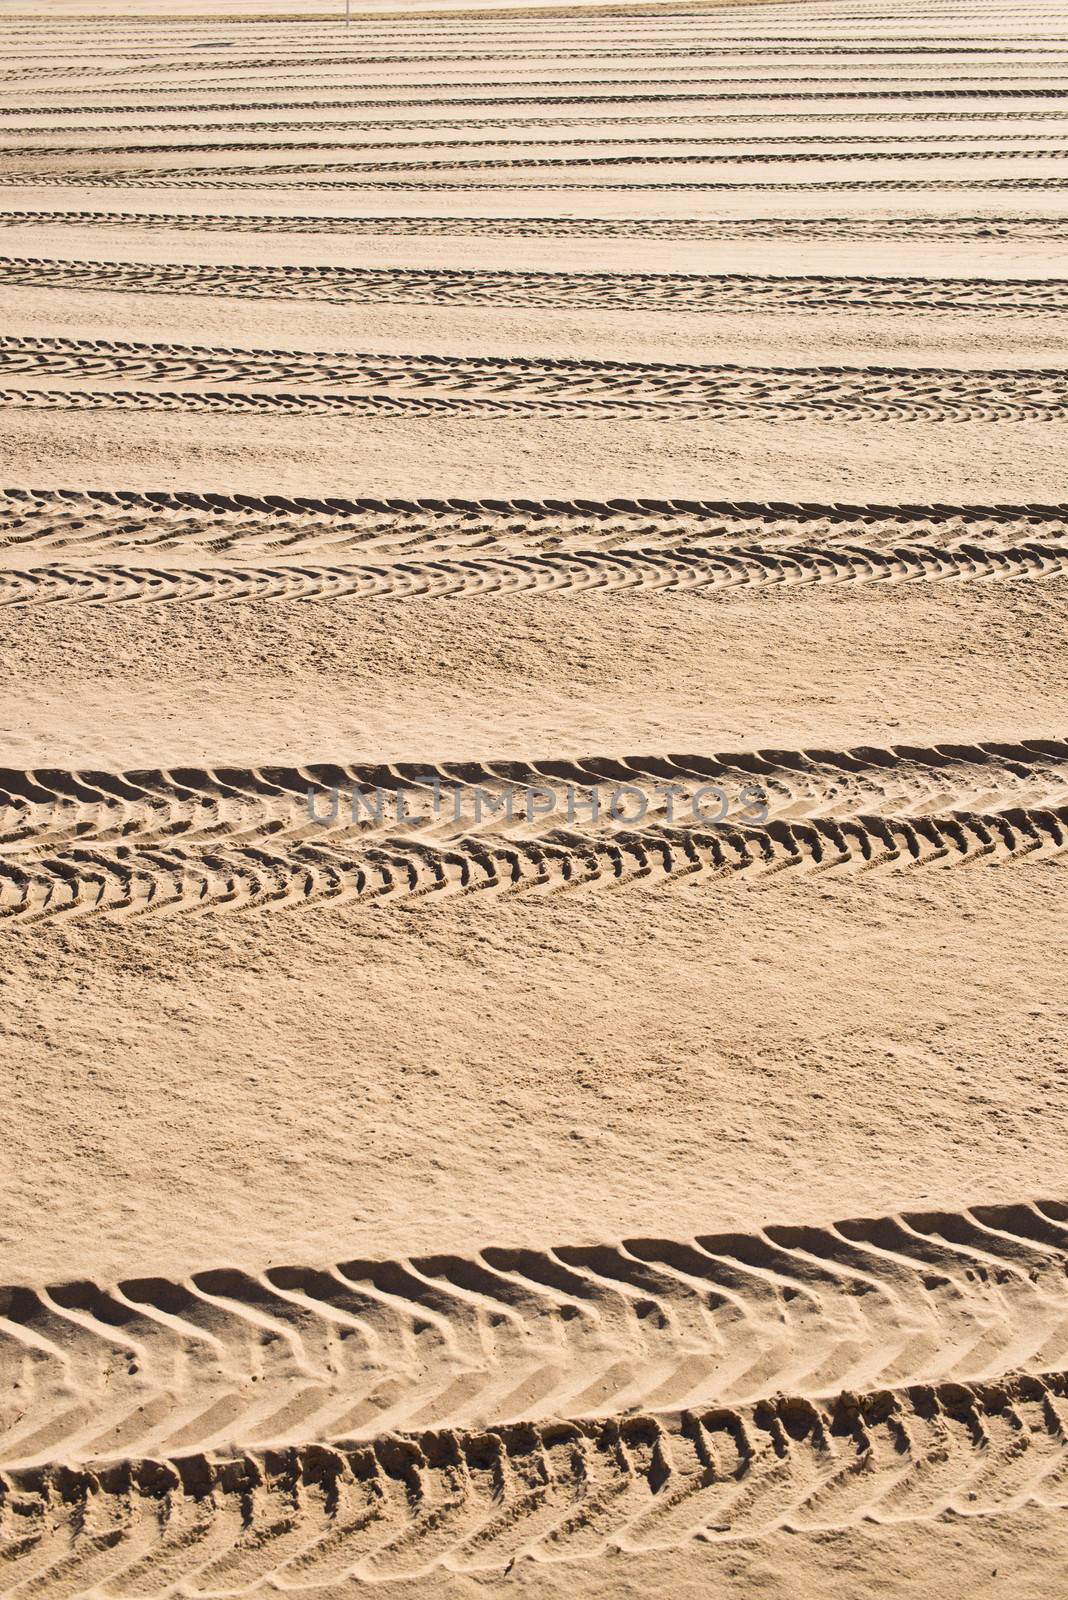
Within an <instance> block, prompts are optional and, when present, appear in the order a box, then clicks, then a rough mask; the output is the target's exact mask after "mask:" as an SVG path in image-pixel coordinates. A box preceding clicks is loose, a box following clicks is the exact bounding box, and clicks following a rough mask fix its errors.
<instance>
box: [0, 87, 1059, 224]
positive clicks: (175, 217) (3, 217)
mask: <svg viewBox="0 0 1068 1600" xmlns="http://www.w3.org/2000/svg"><path fill="white" fill-rule="evenodd" d="M1065 115H1066V116H1068V112H1066V113H1065ZM22 227H92V228H118V229H121V230H122V231H124V232H130V231H131V230H135V229H149V230H152V231H157V230H158V231H163V232H166V233H181V232H187V233H189V232H191V233H238V234H243V233H252V234H272V233H273V234H287V233H300V234H326V235H332V236H338V237H342V238H345V237H357V236H370V237H374V236H377V235H384V236H398V235H399V236H402V237H404V236H422V237H428V238H442V237H459V238H489V239H495V238H528V239H540V238H548V239H664V240H678V241H685V240H694V241H699V242H703V241H709V242H713V241H716V240H745V239H789V238H801V239H850V240H852V239H872V240H887V241H891V240H892V241H897V240H902V241H911V240H915V241H920V240H938V241H951V240H962V241H964V240H967V241H971V240H981V239H1011V240H1013V241H1014V242H1019V241H1021V240H1027V241H1029V242H1030V241H1035V242H1045V241H1049V242H1061V241H1063V240H1066V239H1068V220H1066V219H1063V218H1061V217H1028V216H1019V217H994V216H990V217H983V216H972V217H967V216H957V217H954V216H943V217H709V218H704V217H678V218H672V217H391V216H386V217H316V216H271V215H267V214H262V215H253V216H243V215H240V214H232V213H231V214H226V213H200V214H198V215H195V216H193V215H188V216H187V215H183V214H181V213H178V212H174V213H170V212H137V211H0V228H22Z"/></svg>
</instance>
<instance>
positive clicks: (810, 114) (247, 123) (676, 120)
mask: <svg viewBox="0 0 1068 1600" xmlns="http://www.w3.org/2000/svg"><path fill="white" fill-rule="evenodd" d="M36 109H37V111H38V112H39V113H40V114H42V115H43V114H44V113H45V112H46V111H48V110H51V112H52V114H53V115H55V116H63V115H67V116H73V115H74V113H73V112H66V113H64V111H63V108H62V107H37V108H36ZM94 109H96V108H94ZM239 109H241V110H242V111H244V110H251V109H254V108H246V107H241V108H239ZM314 109H319V108H318V107H315V108H314ZM13 114H16V113H13V111H12V109H11V108H10V107H7V106H0V118H6V117H9V116H11V115H13ZM26 114H27V115H29V110H27V113H26ZM97 114H100V115H103V114H104V108H103V107H101V108H99V109H98V113H97ZM113 114H115V115H123V114H125V115H126V116H130V117H138V118H143V117H144V116H145V114H146V113H145V112H144V110H143V109H139V108H138V107H136V106H127V107H125V108H117V109H116V110H115V111H114V113H113ZM1066 117H1068V112H1065V111H1051V110H1049V109H1048V108H1046V109H1043V110H1042V111H1041V112H1030V111H1020V110H1015V111H959V110H954V111H915V110H909V111H867V112H864V113H863V114H862V115H861V116H859V117H858V114H857V112H855V111H761V112H751V113H748V114H745V113H740V112H721V113H715V112H706V111H693V110H687V111H684V112H678V111H677V112H674V113H672V114H670V115H663V116H650V115H648V114H645V115H631V116H611V117H597V116H594V117H591V116H581V117H580V116H566V117H561V116H554V117H544V116H543V117H507V118H504V119H502V118H501V117H499V116H498V117H464V118H462V119H459V118H458V119H456V120H455V121H450V120H448V119H444V118H441V117H436V118H432V119H431V118H426V119H423V120H415V119H412V118H405V119H403V120H388V119H386V118H383V117H375V118H371V119H363V120H358V119H356V118H353V117H351V116H349V117H339V118H336V119H331V120H330V121H319V120H316V119H312V118H298V119H296V120H294V121H286V120H283V119H280V118H275V117H272V118H271V119H270V121H269V122H265V121H262V120H261V119H260V118H258V117H254V116H244V117H236V118H233V119H231V120H230V121H229V122H204V121H198V122H196V123H195V124H194V123H190V122H188V121H187V122H144V121H138V123H137V124H136V125H135V126H134V127H129V126H127V125H124V124H123V123H121V122H115V123H106V122H92V123H87V122H85V121H84V119H83V118H81V117H79V118H78V120H77V122H76V123H74V124H73V125H71V124H67V123H55V124H53V125H51V126H44V127H42V126H41V125H40V124H32V123H31V124H29V125H27V126H26V127H19V126H17V125H15V124H13V123H8V122H0V132H2V133H3V134H4V135H5V136H6V137H8V138H13V137H19V138H27V139H31V138H41V137H43V136H51V137H56V138H58V137H59V136H60V135H61V134H64V133H65V134H68V135H71V134H74V133H77V134H79V135H85V134H90V133H110V134H114V135H116V136H118V135H120V134H123V133H138V134H142V133H189V132H190V131H191V130H192V129H193V128H195V129H196V131H197V132H198V133H235V132H236V133H244V132H255V131H262V132H265V133H267V132H270V133H276V132H279V131H286V132H304V133H329V132H337V131H341V132H351V133H375V132H383V131H387V130H395V131H400V130H405V131H413V132H414V131H416V130H429V131H437V132H438V133H441V132H446V131H449V130H451V129H461V128H462V129H467V128H497V129H499V128H502V127H505V126H506V127H508V128H572V127H575V128H578V127H582V128H590V127H593V128H602V127H604V128H607V127H620V126H630V125H641V126H643V127H644V126H648V125H654V126H661V125H665V124H669V125H671V126H682V125H686V124H689V123H698V124H700V125H701V126H702V127H703V126H705V125H706V124H708V125H713V124H721V123H726V124H729V125H730V126H732V127H738V126H739V125H740V124H742V123H747V122H758V123H761V124H764V123H769V122H787V123H808V122H818V123H825V122H835V123H836V122H848V123H850V124H855V123H856V122H857V121H858V120H859V121H862V122H864V123H871V122H878V123H897V122H907V123H913V122H948V123H954V124H956V123H963V122H983V123H986V122H1017V121H1020V120H1027V121H1042V122H1063V121H1064V120H1065V118H1066ZM798 137H799V138H801V137H812V135H798ZM864 137H866V136H865V135H861V134H857V135H853V136H852V138H851V141H850V142H854V143H855V142H857V141H858V140H860V139H862V138H864ZM880 137H882V136H881V135H880ZM887 137H892V136H891V135H887ZM939 137H941V138H949V137H950V135H948V134H944V135H940V136H939ZM969 137H971V136H970V135H969ZM976 137H978V136H976ZM1005 137H1006V138H1008V139H1025V138H1029V137H1031V135H1030V134H1026V133H1019V134H1006V135H1005ZM739 140H745V134H744V132H739V133H737V134H735V135H734V138H733V141H732V142H734V143H737V142H738V141H739ZM420 142H421V141H420ZM745 142H747V143H748V142H750V141H749V140H745ZM752 142H755V143H758V144H759V143H765V142H766V141H765V140H763V139H757V140H754V141H752ZM780 142H782V141H780ZM37 148H38V147H31V149H30V150H26V149H25V148H24V147H22V146H20V147H19V150H18V153H19V154H30V153H33V152H34V151H36V150H37ZM93 148H94V150H96V151H99V147H98V146H94V147H93ZM162 148H164V149H172V148H173V146H171V145H164V146H162ZM84 149H85V146H84V145H78V146H76V147H74V152H73V153H75V154H81V153H83V151H84ZM127 149H128V146H126V145H123V146H122V150H123V152H125V151H126V150H127ZM52 153H53V154H54V152H52Z"/></svg>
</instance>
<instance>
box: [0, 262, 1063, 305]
mask: <svg viewBox="0 0 1068 1600" xmlns="http://www.w3.org/2000/svg"><path fill="white" fill-rule="evenodd" d="M5 285H8V286H16V285H18V286H23V287H28V288H56V289H64V290H70V289H81V290H84V289H95V290H104V291H107V292H110V293H114V294H135V293H140V294H146V293H147V294H199V295H211V296H233V297H239V298H246V299H266V300H323V301H327V302H330V303H333V304H344V305H383V304H415V305H431V306H433V305H499V306H516V307H521V308H526V307H543V308H546V309H561V310H569V309H572V308H573V309H582V310H632V309H633V310H636V311H680V312H709V313H715V314H725V313H729V312H760V311H770V312H782V313H785V312H790V313H793V312H799V311H813V312H826V311H851V312H857V311H863V312H865V313H867V312H902V313H905V314H907V315H915V314H916V313H918V312H940V311H946V312H975V313H977V314H982V315H987V316H994V315H997V316H1007V315H1013V314H1019V315H1064V313H1065V312H1066V311H1068V279H1060V278H1012V279H994V278H929V277H923V278H903V277H881V276H880V277H836V276H832V275H823V274H811V275H807V276H804V277H789V276H776V277H756V276H750V275H746V274H742V273H723V274H710V273H709V274H705V273H653V272H631V273H618V272H615V273H614V272H529V271H516V270H503V271H501V270H497V271H492V270H479V269H469V270H450V269H445V268H433V267H421V268H400V267H398V268H386V267H333V266H331V267H289V266H247V267H246V266H191V265H188V264H179V263H173V264H172V263H129V262H112V261H59V260H46V259H40V258H36V259H34V258H20V259H15V258H13V257H10V256H0V288H2V287H3V286H5Z"/></svg>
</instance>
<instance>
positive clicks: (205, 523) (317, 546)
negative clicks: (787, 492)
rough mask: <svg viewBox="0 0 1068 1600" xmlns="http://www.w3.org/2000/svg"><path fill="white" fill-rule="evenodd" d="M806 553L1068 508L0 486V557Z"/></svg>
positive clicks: (1059, 519) (1040, 536)
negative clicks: (789, 547)
mask: <svg viewBox="0 0 1068 1600" xmlns="http://www.w3.org/2000/svg"><path fill="white" fill-rule="evenodd" d="M710 540H711V541H713V542H714V543H716V544H717V545H718V544H719V543H727V544H738V545H746V546H748V545H759V546H760V547H762V548H764V549H767V548H769V547H772V548H774V547H777V546H779V545H786V544H793V545H799V546H803V547H805V548H811V547H813V546H816V547H820V548H822V546H824V545H831V546H832V547H834V546H837V545H839V544H856V545H862V546H864V547H865V548H867V549H873V550H877V551H880V552H885V549H886V547H887V546H892V547H894V548H896V547H897V546H898V545H900V544H907V545H915V544H924V545H930V546H933V547H936V548H937V549H939V550H944V549H947V548H953V547H955V546H958V545H981V546H986V545H996V546H997V547H998V548H1000V549H1009V548H1012V547H1014V546H1027V545H1031V544H1039V545H1043V546H1057V545H1060V544H1063V543H1064V542H1065V541H1068V505H1032V506H1026V505H985V506H984V505H970V506H969V505H938V504H932V505H907V504H905V505H902V504H896V505H895V504H873V505H849V504H818V503H816V504H812V503H803V502H794V503H791V502H788V501H785V502H777V503H770V502H760V501H739V502H736V503H731V502H725V501H714V500H665V499H657V498H648V499H634V500H625V499H618V500H611V501H597V500H533V499H516V500H497V499H486V500H472V499H464V498H453V499H439V500H430V499H426V500H419V499H412V500H405V499H400V498H396V499H387V498H373V497H366V498H360V499H347V498H340V497H339V498H336V499H335V498H331V499H313V498H310V497H308V498H301V497H292V496H285V495H263V496H256V495H223V494H210V493H196V492H192V491H187V492H174V493H172V492H169V491H156V492H149V493H139V492H136V491H131V490H105V489H97V490H89V491H80V490H76V489H56V490H48V489H35V490H34V489H7V490H0V551H8V552H12V553H14V554H15V555H16V556H18V557H23V556H26V555H29V556H31V557H34V558H37V557H39V556H41V555H47V556H49V557H51V558H52V559H53V560H55V559H57V558H58V559H59V560H61V561H62V560H66V559H68V558H72V557H75V556H77V557H80V558H84V557H89V558H90V559H92V560H94V561H95V559H96V558H97V557H99V556H100V555H102V554H111V553H116V554H121V555H123V556H125V557H126V558H127V560H130V558H133V557H138V556H142V555H144V554H145V553H151V554H153V555H159V556H164V557H167V558H169V559H168V560H167V561H166V562H165V563H164V564H165V565H169V564H170V559H173V558H174V557H176V556H177V557H178V558H180V559H182V560H188V558H189V557H193V558H195V559H197V560H206V559H210V560H212V561H218V560H220V559H223V560H225V559H226V558H230V559H231V560H235V561H240V562H248V561H250V560H253V561H254V560H256V559H258V558H259V559H262V558H265V557H266V558H271V559H275V560H278V559H282V560H286V561H290V560H293V559H295V558H297V557H305V556H309V555H311V556H346V557H347V556H350V555H355V556H358V557H360V558H363V560H364V562H367V563H369V562H372V561H379V560H384V561H387V562H391V563H392V562H395V561H397V560H400V559H402V558H411V559H413V560H415V561H423V560H426V559H427V558H431V557H433V558H437V557H444V558H446V559H448V558H453V557H458V556H472V555H473V556H478V557H484V556H490V555H502V556H506V555H518V556H528V555H531V554H551V553H555V552H561V551H569V550H576V551H587V552H591V551H592V552H600V551H604V550H616V549H619V550H624V549H632V548H639V549H652V550H659V549H663V548H664V547H670V546H674V545H705V544H707V543H708V541H710Z"/></svg>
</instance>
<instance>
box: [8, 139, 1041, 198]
mask: <svg viewBox="0 0 1068 1600" xmlns="http://www.w3.org/2000/svg"><path fill="white" fill-rule="evenodd" d="M539 142H548V141H539ZM647 142H648V141H643V144H644V143H647ZM686 142H687V143H688V144H690V143H699V142H700V141H696V140H694V141H691V140H687V141H686ZM261 148H262V147H261ZM274 148H275V149H277V150H280V149H281V146H275V147H274ZM322 148H324V149H330V148H338V147H337V146H333V147H332V146H323V147H322ZM90 153H91V152H90ZM1066 157H1068V148H1065V149H1063V150H1060V149H1058V150H1035V149H1028V148H1026V147H1025V148H1017V147H1015V146H1006V147H998V146H991V147H989V148H983V149H977V150H929V149H924V150H912V149H909V150H903V149H885V150H870V149H869V150H825V149H822V148H814V149H810V150H781V151H780V150H776V151H767V150H764V151H758V150H754V151H739V150H726V149H724V150H716V151H714V152H707V153H706V152H701V153H694V154H689V153H686V152H672V153H671V154H665V155H645V154H642V153H640V151H635V152H633V153H629V154H626V155H567V156H533V155H531V156H506V155H501V156H485V157H472V158H471V159H464V158H461V157H457V158H454V159H448V160H443V159H435V158H429V159H422V160H413V161H384V160H377V161H335V162H316V163H309V162H300V163H293V162H281V163H277V164H273V165H271V166H266V165H263V164H256V165H250V164H245V165H226V166H223V165H219V166H214V167H143V168H130V169H128V170H123V171H121V172H114V171H112V170H110V169H107V168H105V169H96V170H94V169H91V168H86V169H82V168H78V169H76V170H75V171H73V172H69V173H53V172H50V171H45V172H41V173H37V172H35V171H34V170H33V169H32V168H27V169H25V170H23V171H20V172H17V173H12V172H5V174H4V177H3V184H4V186H5V187H11V186H15V185H22V186H23V187H25V186H27V185H34V184H36V183H38V182H39V181H40V182H41V183H43V184H49V185H53V186H54V185H56V184H60V185H75V184H81V185H85V184H90V185H92V186H93V187H94V188H116V187H121V188H131V187H132V188H150V187H166V188H180V187H183V186H186V185H189V184H205V183H206V184H209V185H211V186H213V187H216V188H233V187H235V186H244V185H245V184H246V183H249V182H252V181H258V183H259V184H260V186H263V185H264V184H267V183H269V182H270V181H272V180H277V179H279V178H285V179H287V180H288V179H294V180H296V181H295V182H294V183H291V184H290V183H287V184H286V185H285V187H293V188H295V187H301V186H307V185H309V184H312V183H316V184H318V183H323V182H326V181H328V180H329V179H332V178H333V179H345V180H348V181H350V182H351V181H352V180H353V179H356V178H359V179H363V178H367V179H368V180H369V181H372V182H373V181H375V180H376V178H377V175H378V174H380V173H401V172H419V173H423V172H425V173H443V174H448V173H452V172H456V173H467V172H504V173H508V172H524V171H525V172H545V171H554V170H555V171H561V172H575V171H593V170H595V169H596V170H600V169H609V168H620V167H623V168H635V169H641V170H642V171H645V170H646V169H647V168H651V167H695V166H696V167H701V166H705V167H708V166H711V167H717V166H718V167H724V166H726V167H734V166H769V165H771V166H774V165H778V166H782V165H784V164H785V165H795V166H796V165H803V166H811V165H817V166H822V165H828V164H841V163H843V162H852V163H854V164H855V163H857V162H864V161H868V162H880V161H886V160H888V159H893V160H894V161H912V162H915V161H942V162H954V161H989V160H997V159H999V158H1002V159H1010V158H1011V159H1012V160H1013V161H1029V162H1038V161H1061V162H1063V161H1064V160H1065V158H1066ZM231 179H234V180H236V184H235V183H234V182H231ZM918 181H922V180H918ZM937 181H941V182H949V181H951V180H948V179H943V180H937ZM1018 181H1022V180H1018ZM1055 181H1056V180H1055ZM1060 181H1062V182H1063V181H1068V180H1060ZM275 186H276V187H277V184H275ZM497 186H498V187H499V185H497ZM524 187H528V186H527V185H524ZM552 187H556V185H555V184H554V185H552ZM627 187H634V185H633V184H630V185H627ZM657 187H662V186H661V185H657Z"/></svg>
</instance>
